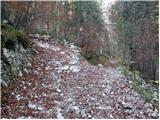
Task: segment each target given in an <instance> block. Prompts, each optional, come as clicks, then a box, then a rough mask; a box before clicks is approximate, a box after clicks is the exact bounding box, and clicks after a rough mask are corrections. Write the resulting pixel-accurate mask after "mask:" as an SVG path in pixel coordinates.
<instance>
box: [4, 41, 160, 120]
mask: <svg viewBox="0 0 160 120" xmlns="http://www.w3.org/2000/svg"><path fill="white" fill-rule="evenodd" d="M34 42H35V43H36V45H37V48H38V49H37V50H38V53H39V54H38V55H36V56H35V57H34V60H33V62H32V63H31V65H32V67H31V68H30V69H29V70H28V74H26V75H24V76H23V77H21V78H19V80H17V81H16V84H15V83H13V84H11V85H10V86H9V88H7V89H6V90H5V89H4V91H3V94H4V96H3V97H2V108H1V109H2V110H1V111H2V118H22V119H23V118H58V119H63V118H91V119H93V118H95V119H97V118H99V119H101V118H108V119H110V118H112V119H116V118H128V119H129V118H144V119H145V118H158V111H157V110H155V109H154V108H153V106H152V104H150V103H146V102H144V100H143V99H142V98H141V97H140V95H139V94H138V93H137V92H136V91H135V90H134V89H133V88H132V85H131V83H130V81H128V80H127V79H126V78H125V77H124V76H123V75H121V73H120V72H119V71H118V70H117V69H116V68H104V67H99V66H92V65H90V64H89V63H88V62H87V61H85V60H83V59H82V58H81V57H80V55H79V50H78V48H77V47H76V46H74V45H73V44H70V45H69V44H68V45H66V46H64V45H60V44H57V43H53V44H48V43H47V42H42V41H40V40H37V39H36V40H34Z"/></svg>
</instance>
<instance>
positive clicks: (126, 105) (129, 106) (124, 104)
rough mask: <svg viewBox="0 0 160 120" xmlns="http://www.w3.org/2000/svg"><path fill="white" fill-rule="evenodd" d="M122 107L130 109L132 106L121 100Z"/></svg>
mask: <svg viewBox="0 0 160 120" xmlns="http://www.w3.org/2000/svg"><path fill="white" fill-rule="evenodd" d="M122 107H123V108H124V109H132V108H133V106H132V104H131V103H129V102H122Z"/></svg>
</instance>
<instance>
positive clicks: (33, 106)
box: [28, 102, 37, 109]
mask: <svg viewBox="0 0 160 120" xmlns="http://www.w3.org/2000/svg"><path fill="white" fill-rule="evenodd" d="M28 107H29V108H31V109H36V108H37V106H36V105H35V104H33V103H31V102H29V103H28Z"/></svg>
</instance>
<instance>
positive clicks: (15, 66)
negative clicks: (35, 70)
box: [1, 43, 32, 85]
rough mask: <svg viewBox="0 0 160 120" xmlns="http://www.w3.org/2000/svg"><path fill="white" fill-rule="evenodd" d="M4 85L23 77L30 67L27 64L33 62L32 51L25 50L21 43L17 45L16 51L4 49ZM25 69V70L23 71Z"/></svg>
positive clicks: (29, 49)
mask: <svg viewBox="0 0 160 120" xmlns="http://www.w3.org/2000/svg"><path fill="white" fill-rule="evenodd" d="M2 51H3V52H2V59H1V60H2V62H1V64H2V70H1V72H2V80H3V82H2V85H7V84H9V83H10V82H11V81H12V80H14V79H15V77H17V76H19V77H22V76H23V73H22V71H24V72H28V71H27V70H26V68H27V67H29V66H28V64H27V63H29V61H30V60H31V57H32V54H31V52H32V49H31V48H26V49H24V47H23V45H22V44H21V43H16V45H15V48H14V50H12V49H7V48H2ZM23 68H24V69H23Z"/></svg>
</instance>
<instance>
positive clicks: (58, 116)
mask: <svg viewBox="0 0 160 120" xmlns="http://www.w3.org/2000/svg"><path fill="white" fill-rule="evenodd" d="M57 119H64V117H63V115H62V113H61V109H60V108H58V110H57Z"/></svg>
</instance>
